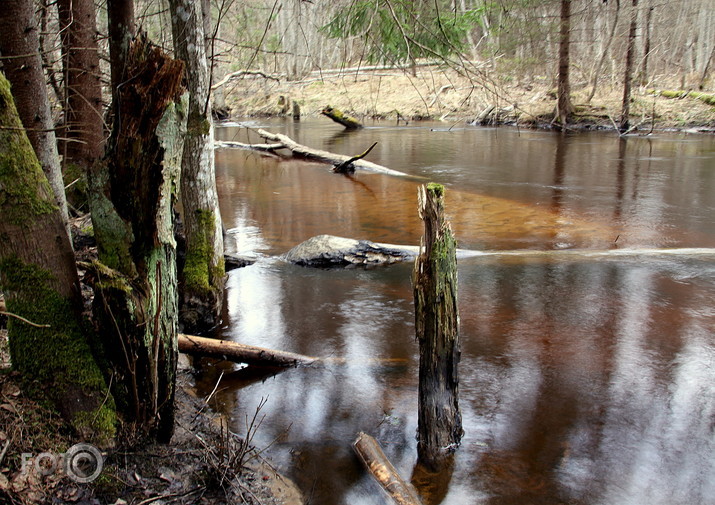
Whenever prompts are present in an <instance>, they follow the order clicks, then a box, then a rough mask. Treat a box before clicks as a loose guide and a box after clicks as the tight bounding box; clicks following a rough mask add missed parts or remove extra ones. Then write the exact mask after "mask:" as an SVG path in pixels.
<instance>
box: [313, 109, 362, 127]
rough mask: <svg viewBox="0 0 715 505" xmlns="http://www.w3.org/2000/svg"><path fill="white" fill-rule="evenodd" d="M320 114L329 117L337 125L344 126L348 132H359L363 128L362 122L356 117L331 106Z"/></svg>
mask: <svg viewBox="0 0 715 505" xmlns="http://www.w3.org/2000/svg"><path fill="white" fill-rule="evenodd" d="M320 113H321V114H322V115H323V116H327V117H329V118H330V119H332V120H333V121H335V122H336V123H339V124H341V125H343V126H344V127H345V129H346V130H358V129H360V128H362V127H363V126H362V124H361V123H360V121H358V120H357V119H355V118H354V117H352V116H350V115H348V114H345V113H344V112H343V111H341V110H338V109H336V108H334V107H331V106H330V105H328V106H327V107H325V108H323V110H321V111H320Z"/></svg>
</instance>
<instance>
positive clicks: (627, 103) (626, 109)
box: [618, 0, 638, 132]
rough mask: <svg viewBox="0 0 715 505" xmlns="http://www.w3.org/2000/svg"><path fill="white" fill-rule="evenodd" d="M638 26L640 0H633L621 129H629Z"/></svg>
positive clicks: (624, 130) (622, 130)
mask: <svg viewBox="0 0 715 505" xmlns="http://www.w3.org/2000/svg"><path fill="white" fill-rule="evenodd" d="M637 27H638V0H632V4H631V25H630V29H629V30H628V49H627V50H626V71H625V76H624V79H623V102H622V104H621V120H620V122H619V126H618V128H619V130H620V131H621V132H626V131H628V128H629V127H630V115H631V84H632V81H633V61H634V60H635V52H636V28H637Z"/></svg>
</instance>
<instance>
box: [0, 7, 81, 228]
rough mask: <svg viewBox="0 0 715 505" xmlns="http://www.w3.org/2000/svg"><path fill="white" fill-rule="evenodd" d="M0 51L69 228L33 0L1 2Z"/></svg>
mask: <svg viewBox="0 0 715 505" xmlns="http://www.w3.org/2000/svg"><path fill="white" fill-rule="evenodd" d="M0 53H2V56H3V57H4V59H3V70H4V72H5V75H6V76H7V79H8V80H9V81H10V83H11V84H12V94H13V96H14V97H15V102H16V104H17V110H18V112H19V114H20V119H21V120H22V124H23V126H24V127H25V129H26V132H27V136H28V138H29V139H30V143H31V144H32V148H33V149H34V150H35V154H36V155H37V158H38V160H39V161H40V164H41V165H42V170H43V172H44V173H45V176H46V177H47V180H48V181H49V183H50V187H51V188H52V192H53V195H54V200H55V203H56V204H57V206H58V208H59V209H60V215H61V216H62V220H63V221H64V222H65V223H66V227H67V229H68V230H69V224H68V214H67V199H66V197H65V187H64V184H63V182H62V169H61V165H60V157H59V154H58V152H57V138H56V136H55V130H54V124H53V121H52V113H51V111H50V101H49V97H48V96H47V88H46V86H45V74H44V72H43V71H42V58H41V57H40V39H39V33H38V29H37V22H36V20H35V8H34V2H32V0H7V1H6V2H5V3H4V5H3V8H2V10H1V11H0Z"/></svg>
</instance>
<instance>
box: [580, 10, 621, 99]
mask: <svg viewBox="0 0 715 505" xmlns="http://www.w3.org/2000/svg"><path fill="white" fill-rule="evenodd" d="M620 12H621V0H616V12H615V14H614V16H613V24H612V25H611V30H610V32H609V33H608V38H607V39H606V45H605V46H604V47H603V51H602V52H601V57H600V58H599V60H598V64H597V65H596V68H595V69H594V71H593V79H592V81H591V92H590V93H589V94H588V98H587V99H586V102H587V103H591V100H593V96H594V95H595V94H596V87H597V86H598V79H599V78H600V77H601V70H602V69H603V64H604V63H605V62H606V58H607V57H608V51H609V50H610V48H611V42H613V37H614V36H615V34H616V27H617V26H618V16H619V14H620Z"/></svg>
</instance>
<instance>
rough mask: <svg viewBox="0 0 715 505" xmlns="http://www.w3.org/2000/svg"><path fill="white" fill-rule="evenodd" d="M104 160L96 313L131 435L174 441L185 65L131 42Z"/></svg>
mask: <svg viewBox="0 0 715 505" xmlns="http://www.w3.org/2000/svg"><path fill="white" fill-rule="evenodd" d="M126 72H127V80H126V82H125V84H124V85H123V86H121V87H120V89H119V90H118V93H117V97H118V100H119V102H118V103H117V104H116V105H115V107H114V109H115V110H116V111H117V114H116V115H115V117H114V125H113V128H112V135H111V137H110V140H109V147H108V152H107V158H106V163H98V164H95V166H94V168H93V169H92V171H91V172H90V177H89V183H90V190H91V191H90V195H91V199H90V207H91V210H92V224H93V227H94V233H95V237H96V239H97V245H98V252H99V261H100V262H101V263H96V264H95V268H94V271H95V276H96V279H95V299H94V313H95V318H96V320H97V322H98V324H100V325H101V327H102V328H105V329H106V334H105V341H104V344H105V352H106V355H107V357H108V359H109V360H110V361H111V364H112V369H113V373H114V374H115V375H116V379H115V380H114V382H113V384H114V386H115V390H116V394H115V397H116V398H117V402H118V404H119V408H120V410H121V412H122V413H123V414H124V416H125V421H126V422H125V426H126V427H127V430H128V432H127V434H126V435H127V436H128V437H133V436H135V437H137V438H139V439H141V438H144V437H146V436H148V437H150V438H156V439H159V440H168V439H169V438H171V433H172V430H173V408H174V405H173V399H174V382H175V372H176V355H177V337H176V335H177V325H178V307H177V295H176V293H177V280H176V243H175V241H174V227H173V212H172V201H173V199H174V197H175V195H174V193H173V192H174V188H175V187H176V185H177V184H178V180H177V179H178V177H179V174H180V169H179V166H180V162H181V161H180V160H181V152H182V148H183V146H182V142H181V140H182V134H183V132H182V129H183V124H184V123H183V121H184V116H183V105H181V104H178V105H177V104H176V103H175V102H176V101H177V100H178V99H179V98H180V96H181V93H182V92H183V88H182V85H181V81H182V76H183V64H182V62H181V61H177V60H172V59H170V58H169V57H167V56H166V55H165V54H163V53H162V52H161V50H159V49H158V48H156V47H154V46H152V45H151V44H149V43H148V42H147V41H146V39H145V38H144V37H140V38H138V39H136V40H135V41H134V42H132V44H131V46H130V50H129V54H128V57H127V69H126Z"/></svg>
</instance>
